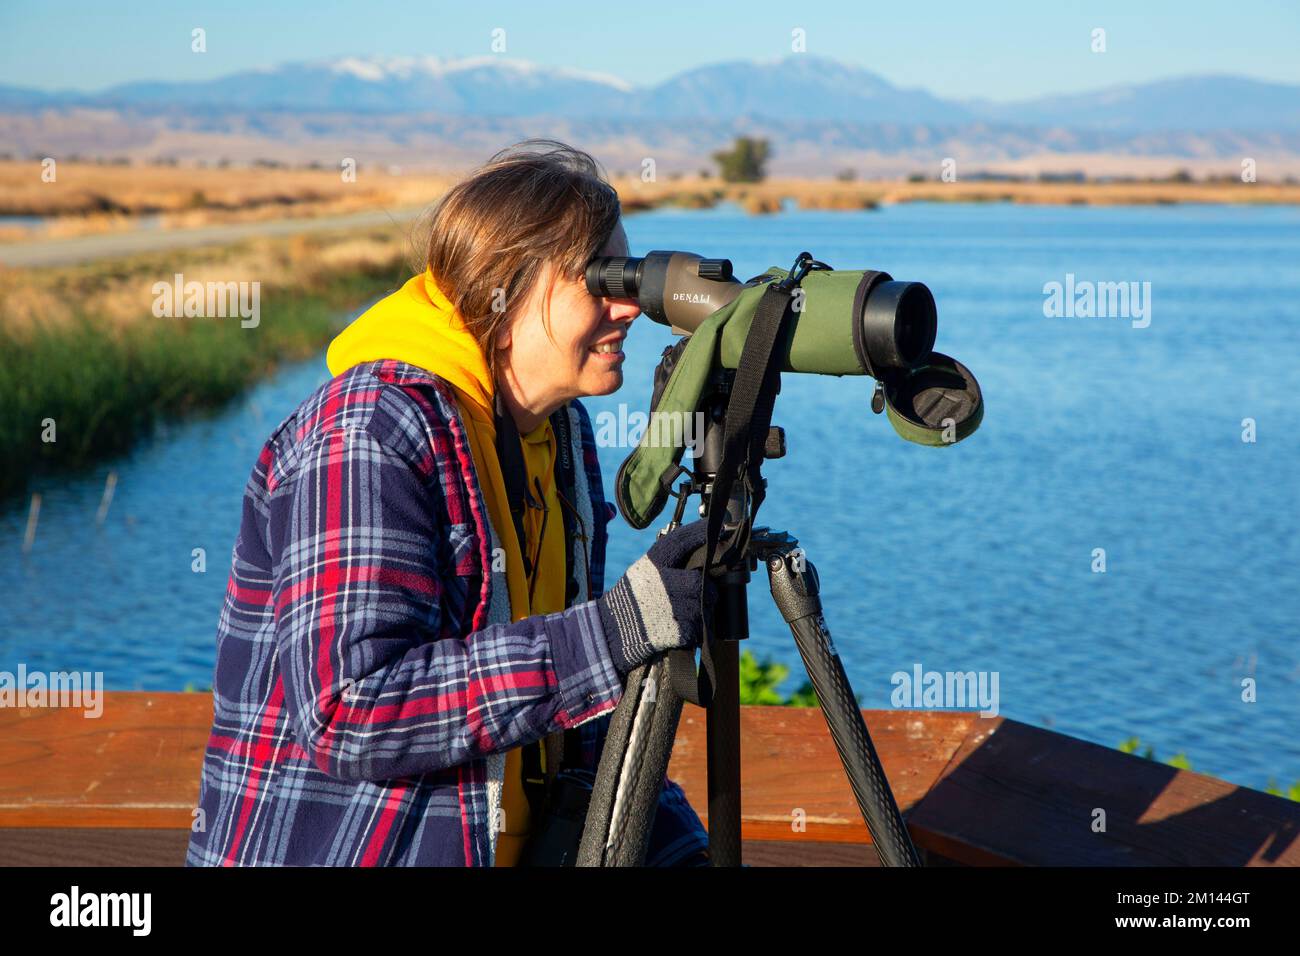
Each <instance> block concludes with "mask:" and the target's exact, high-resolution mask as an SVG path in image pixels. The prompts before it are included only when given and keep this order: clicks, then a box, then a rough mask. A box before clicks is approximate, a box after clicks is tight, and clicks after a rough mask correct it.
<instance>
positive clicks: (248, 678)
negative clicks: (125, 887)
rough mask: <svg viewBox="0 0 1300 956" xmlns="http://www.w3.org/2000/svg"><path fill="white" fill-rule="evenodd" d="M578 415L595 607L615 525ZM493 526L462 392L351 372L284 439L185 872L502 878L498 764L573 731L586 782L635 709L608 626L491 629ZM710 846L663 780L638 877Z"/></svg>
mask: <svg viewBox="0 0 1300 956" xmlns="http://www.w3.org/2000/svg"><path fill="white" fill-rule="evenodd" d="M573 405H574V406H575V407H576V408H577V410H578V417H579V420H580V423H581V432H582V447H583V456H582V457H583V464H584V466H585V467H584V469H583V471H584V472H585V476H586V479H587V481H588V485H589V489H590V496H591V502H592V510H593V512H594V514H595V520H594V522H593V524H594V533H593V534H592V535H591V536H590V537H591V539H592V540H590V541H589V542H587V545H586V547H587V548H588V554H587V558H588V560H589V562H590V567H591V571H592V575H591V579H592V585H591V587H592V593H591V594H590V595H588V597H589V598H595V597H597V596H598V595H599V594H600V593H601V591H602V590H603V587H604V560H605V544H606V540H607V529H606V524H607V523H608V521H609V520H610V518H612V517H613V514H614V510H613V508H612V507H611V506H610V505H608V504H607V503H606V502H605V499H604V494H603V490H602V484H601V477H600V469H599V465H598V462H597V458H596V448H595V440H594V437H593V434H592V429H591V422H590V418H589V417H588V415H587V412H586V410H585V409H584V408H583V407H582V405H581V403H579V402H577V401H575V402H574V403H573ZM580 480H581V476H580ZM486 516H487V511H486V508H485V505H484V502H483V498H482V493H481V491H480V489H479V487H478V485H477V483H476V478H475V472H474V466H473V459H472V456H471V454H470V451H469V444H468V439H467V437H466V435H465V432H464V428H463V425H462V423H461V421H460V417H459V412H458V410H457V407H456V404H455V399H454V396H453V393H452V390H451V388H450V386H449V385H447V383H446V382H445V381H443V380H442V379H440V378H438V377H437V376H435V375H432V374H431V373H429V372H427V371H425V370H423V369H420V368H417V367H414V366H411V365H407V364H404V363H401V362H395V361H383V362H371V363H367V364H363V365H359V366H357V367H355V368H353V369H351V370H349V371H347V372H345V373H344V374H342V375H339V376H337V377H336V378H334V379H332V380H331V381H329V382H327V383H326V384H325V385H323V386H322V387H321V388H320V389H319V390H317V391H316V392H315V393H314V394H313V395H311V396H310V397H309V398H308V399H307V400H306V401H304V402H303V403H302V404H301V405H300V406H299V407H298V408H297V410H295V411H294V412H293V413H292V414H291V415H290V416H289V417H288V418H287V419H285V421H284V422H283V423H282V424H281V425H280V426H279V427H278V428H277V429H276V430H275V432H274V433H273V434H272V435H271V437H270V439H269V440H268V441H267V443H266V445H265V446H264V447H263V449H262V452H261V455H260V456H259V458H258V461H257V464H256V466H255V467H254V469H253V473H252V476H251V478H250V479H249V482H248V486H247V489H246V492H245V495H244V503H243V518H242V523H241V527H240V531H239V538H238V540H237V541H236V544H235V549H234V555H233V562H232V568H231V574H230V579H229V583H228V584H227V588H226V598H225V602H224V605H223V608H222V612H221V619H220V623H219V625H218V632H217V662H216V671H215V679H214V682H213V709H214V714H213V723H212V733H211V736H210V738H209V740H208V745H207V749H206V752H205V755H204V761H203V772H202V777H201V780H200V791H199V806H200V809H201V813H199V814H198V816H197V820H196V824H195V828H194V833H193V834H192V836H191V839H190V844H189V851H188V853H187V856H186V863H187V865H190V866H220V865H323V866H351V865H362V866H375V865H378V866H421V865H446V866H466V865H468V866H485V865H490V864H491V862H492V859H493V851H494V848H495V840H494V839H493V837H494V836H495V834H493V833H492V832H491V826H492V822H493V821H492V809H493V803H492V800H493V795H492V794H491V793H490V792H489V780H490V776H491V774H490V772H489V769H488V767H489V760H493V759H495V760H498V761H499V760H500V756H499V755H500V754H503V753H504V752H505V751H506V750H509V749H511V748H514V747H518V746H521V745H523V744H525V743H528V742H530V741H533V740H537V739H540V738H542V737H544V736H546V735H547V734H549V733H552V732H554V731H557V730H565V729H568V728H571V727H578V728H579V732H580V734H581V738H582V744H583V746H582V763H583V765H584V766H585V767H587V768H588V769H590V770H592V771H594V770H595V768H596V765H597V763H598V761H599V759H600V752H601V748H602V747H603V745H604V740H605V734H606V731H607V729H608V724H609V712H610V711H611V710H613V708H614V707H615V706H616V705H617V703H618V700H619V698H620V696H621V695H622V690H623V688H622V681H621V679H620V677H619V675H618V673H617V671H616V670H615V669H614V666H613V664H612V662H611V659H610V655H609V650H608V648H607V645H606V643H605V639H604V637H603V632H602V630H601V624H600V619H599V617H598V615H597V612H596V608H595V606H594V604H593V603H592V602H591V600H586V601H583V602H582V603H577V604H574V605H573V606H572V607H570V608H569V609H567V610H565V611H563V612H560V613H556V614H549V615H545V616H536V617H530V618H525V619H523V620H520V621H517V622H515V623H512V624H492V625H487V626H485V622H486V616H487V615H486V611H487V607H488V601H489V596H490V587H489V585H490V583H491V578H492V574H491V573H487V574H485V573H484V570H485V569H488V568H490V567H491V563H490V557H489V542H490V534H491V529H490V527H489V525H488V519H487V517H486ZM497 789H498V790H499V788H497ZM497 799H499V797H498V798H497ZM707 839H708V838H707V835H706V833H705V832H704V829H703V827H702V826H701V824H700V820H699V818H698V817H697V816H696V814H695V811H694V810H693V809H692V808H691V806H690V804H689V803H688V802H687V800H686V797H685V794H684V793H683V792H682V790H681V788H680V787H679V786H678V785H677V784H676V783H674V782H673V781H671V780H669V779H668V778H667V777H665V778H664V787H663V791H662V793H661V795H660V800H659V806H658V809H657V813H656V817H655V823H654V827H653V831H652V835H651V841H650V849H649V854H648V856H647V863H648V864H649V865H653V866H669V865H689V864H702V863H705V862H707V855H706V850H707Z"/></svg>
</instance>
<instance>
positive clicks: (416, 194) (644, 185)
mask: <svg viewBox="0 0 1300 956" xmlns="http://www.w3.org/2000/svg"><path fill="white" fill-rule="evenodd" d="M455 179H456V176H455V175H454V174H433V173H400V172H395V171H390V170H389V169H387V168H385V167H373V168H371V167H363V168H361V169H359V170H358V171H357V174H356V177H355V181H354V182H345V181H344V177H343V176H342V174H341V172H340V171H338V170H332V169H319V170H317V169H287V168H262V167H252V168H250V167H229V168H225V169H219V168H211V167H186V166H140V165H136V166H111V165H98V164H91V163H62V164H60V165H59V166H58V167H57V170H56V179H55V181H54V182H44V181H42V178H41V168H40V166H39V165H38V164H35V163H31V162H0V216H37V217H43V218H45V219H46V222H45V224H44V225H43V226H42V227H41V228H40V229H39V231H33V230H31V229H28V228H26V227H24V226H20V225H2V224H0V241H9V242H14V241H24V240H28V239H33V238H38V237H40V238H60V237H65V236H76V235H88V234H93V233H100V232H113V231H117V230H129V229H135V228H139V227H141V226H142V225H148V226H149V227H152V228H162V229H186V228H193V227H197V226H204V225H210V224H215V223H232V222H249V221H258V220H270V219H292V218H313V217H317V216H323V215H332V214H337V213H345V212H352V211H357V210H363V209H381V208H396V207H411V206H420V205H426V204H429V203H431V202H433V201H434V200H435V199H437V197H438V196H440V195H441V194H442V193H443V191H445V190H446V188H447V186H448V185H449V184H450V183H452V182H454V181H455ZM612 182H613V183H614V186H615V188H617V189H618V191H619V195H620V196H621V197H622V198H623V204H624V208H625V209H626V210H627V211H628V212H634V211H637V210H642V209H649V208H653V207H655V206H660V205H676V206H685V207H693V208H707V207H709V206H712V205H714V204H716V203H718V202H735V203H738V204H739V205H741V206H742V207H743V208H745V209H746V210H748V211H749V212H751V213H766V212H775V211H777V210H779V209H780V208H781V206H782V202H783V201H784V200H787V199H789V200H793V202H794V203H795V204H796V205H797V206H798V207H799V208H802V209H871V208H875V207H876V206H880V205H885V204H889V203H902V202H921V201H925V202H1014V203H1028V204H1055V205H1150V204H1174V203H1188V202H1191V203H1285V204H1292V203H1297V202H1300V185H1285V184H1280V183H1240V182H1188V183H1181V182H1132V183H1116V182H1112V183H1078V184H1074V183H1042V182H960V181H959V182H955V183H942V182H934V181H930V182H915V183H914V182H899V181H894V182H883V181H860V182H842V181H837V180H825V179H821V180H815V179H771V180H767V181H764V182H762V183H724V182H721V181H719V180H716V179H706V178H702V177H700V176H697V175H696V176H681V177H678V178H660V179H658V180H657V181H655V182H642V181H641V180H640V179H639V178H637V177H623V178H618V177H615V178H613V179H612Z"/></svg>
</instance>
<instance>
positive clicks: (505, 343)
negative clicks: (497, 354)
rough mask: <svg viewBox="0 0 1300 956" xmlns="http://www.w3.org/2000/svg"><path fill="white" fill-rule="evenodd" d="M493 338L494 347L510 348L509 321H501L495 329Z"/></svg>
mask: <svg viewBox="0 0 1300 956" xmlns="http://www.w3.org/2000/svg"><path fill="white" fill-rule="evenodd" d="M493 340H494V342H495V343H496V348H497V349H508V348H510V341H511V339H510V323H509V322H502V323H501V328H499V329H497V331H496V335H495V336H494V337H493Z"/></svg>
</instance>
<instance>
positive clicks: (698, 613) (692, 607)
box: [596, 520, 717, 674]
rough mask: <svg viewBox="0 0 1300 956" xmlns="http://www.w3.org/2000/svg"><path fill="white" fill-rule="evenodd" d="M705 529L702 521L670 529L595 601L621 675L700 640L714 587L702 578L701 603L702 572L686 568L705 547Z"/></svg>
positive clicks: (713, 595) (715, 597)
mask: <svg viewBox="0 0 1300 956" xmlns="http://www.w3.org/2000/svg"><path fill="white" fill-rule="evenodd" d="M705 531H706V522H705V521H704V520H700V521H693V522H691V523H690V524H685V525H682V526H681V527H680V528H674V529H673V530H672V531H670V532H669V533H668V534H666V535H664V536H663V537H662V538H660V539H659V540H658V541H656V542H655V543H654V544H653V545H651V546H650V550H649V551H647V552H646V553H645V554H644V555H642V556H641V557H639V558H637V559H636V561H635V562H633V564H632V566H631V567H630V568H628V569H627V573H626V574H624V575H623V576H622V577H621V578H619V579H618V582H617V583H616V584H615V585H614V586H613V587H612V588H610V589H609V590H608V591H606V592H605V593H604V594H602V595H601V596H600V597H599V598H597V599H596V606H597V608H598V609H599V611H600V620H601V623H602V624H603V625H604V628H605V640H606V641H608V642H609V651H610V654H611V655H612V656H613V658H614V666H615V667H616V668H618V671H619V673H621V674H626V673H627V672H628V671H630V670H632V669H633V668H635V667H636V666H638V665H639V664H643V663H645V662H646V661H647V660H649V659H650V658H652V657H654V656H655V655H656V654H661V653H663V652H664V651H671V650H674V649H675V648H679V647H694V646H696V645H697V644H699V642H700V639H701V637H702V636H703V631H702V628H703V621H702V615H703V614H707V613H712V610H713V603H714V601H715V600H716V599H717V588H716V587H715V586H714V584H713V582H712V581H710V580H707V579H706V583H705V595H704V605H703V606H701V601H700V577H701V575H702V574H703V572H702V571H700V570H699V569H691V570H687V569H686V567H685V566H686V563H687V561H688V560H689V559H690V557H691V556H692V555H693V554H694V553H695V552H696V551H698V550H699V549H700V548H701V547H702V546H703V545H704V539H705Z"/></svg>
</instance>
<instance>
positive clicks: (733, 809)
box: [705, 639, 740, 866]
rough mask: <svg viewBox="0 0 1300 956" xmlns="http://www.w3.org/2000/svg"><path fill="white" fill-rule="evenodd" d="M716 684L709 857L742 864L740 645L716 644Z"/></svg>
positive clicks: (711, 716) (709, 723) (710, 716)
mask: <svg viewBox="0 0 1300 956" xmlns="http://www.w3.org/2000/svg"><path fill="white" fill-rule="evenodd" d="M713 665H714V667H715V669H716V670H715V673H716V675H717V681H718V683H717V686H716V687H715V688H714V689H713V701H712V703H711V704H710V705H709V709H708V712H707V716H706V718H705V727H706V728H707V729H708V756H707V761H708V772H709V777H708V779H709V859H710V861H711V862H712V864H713V865H714V866H740V644H739V642H737V641H734V640H726V639H723V640H719V641H715V642H714V643H713Z"/></svg>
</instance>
